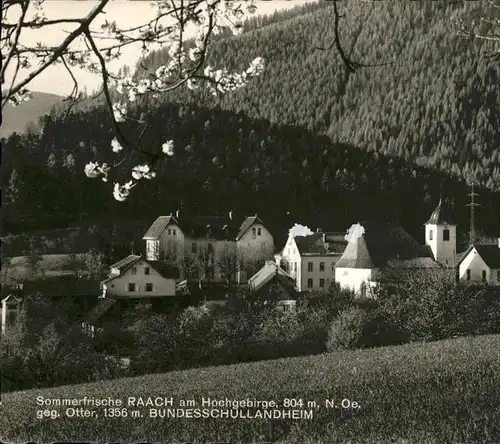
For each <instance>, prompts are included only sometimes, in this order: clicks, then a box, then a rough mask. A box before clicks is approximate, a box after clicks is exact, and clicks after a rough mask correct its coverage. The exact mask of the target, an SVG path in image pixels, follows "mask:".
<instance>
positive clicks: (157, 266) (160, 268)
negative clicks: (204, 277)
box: [101, 255, 180, 284]
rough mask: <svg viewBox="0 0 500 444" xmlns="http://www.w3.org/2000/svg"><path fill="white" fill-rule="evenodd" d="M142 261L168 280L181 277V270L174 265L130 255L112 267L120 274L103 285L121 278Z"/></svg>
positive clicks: (104, 281) (111, 277)
mask: <svg viewBox="0 0 500 444" xmlns="http://www.w3.org/2000/svg"><path fill="white" fill-rule="evenodd" d="M140 260H143V261H144V262H145V263H146V264H149V265H150V267H151V268H153V269H154V270H155V271H157V272H158V273H159V274H160V275H161V276H163V277H164V278H166V279H177V278H178V277H179V276H180V274H179V269H178V268H177V267H176V266H174V265H170V264H167V263H165V262H161V261H148V260H147V259H144V258H143V257H142V256H135V255H130V256H127V257H126V258H125V259H122V260H121V261H118V262H117V263H116V264H113V265H112V266H111V268H118V269H119V270H120V274H112V275H110V276H109V277H107V278H106V279H104V280H103V281H101V284H105V283H107V282H109V281H112V280H113V279H115V278H118V277H120V276H121V275H122V274H123V272H124V271H127V270H128V269H129V268H130V267H131V266H132V265H134V264H136V263H137V262H139V261H140ZM117 265H118V266H117Z"/></svg>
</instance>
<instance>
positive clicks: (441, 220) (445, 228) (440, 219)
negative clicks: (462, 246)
mask: <svg viewBox="0 0 500 444" xmlns="http://www.w3.org/2000/svg"><path fill="white" fill-rule="evenodd" d="M425 245H428V246H429V247H430V249H431V250H432V254H433V256H434V260H436V261H437V262H441V263H442V264H443V265H448V266H450V267H452V266H455V262H456V251H457V225H456V224H455V223H454V222H453V219H452V217H451V212H450V210H449V208H448V205H447V203H446V202H445V201H443V199H442V197H440V198H439V203H438V205H437V207H436V208H435V209H434V211H433V212H432V214H431V217H430V218H429V220H428V221H427V222H426V223H425Z"/></svg>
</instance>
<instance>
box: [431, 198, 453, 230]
mask: <svg viewBox="0 0 500 444" xmlns="http://www.w3.org/2000/svg"><path fill="white" fill-rule="evenodd" d="M428 224H431V225H454V222H453V218H452V217H451V210H450V208H449V206H448V205H447V204H446V202H442V200H441V199H439V203H438V206H437V207H436V208H435V209H434V211H433V212H432V214H431V217H430V218H429V220H428V221H427V222H426V223H425V225H428Z"/></svg>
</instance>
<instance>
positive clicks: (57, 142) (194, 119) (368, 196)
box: [2, 2, 500, 240]
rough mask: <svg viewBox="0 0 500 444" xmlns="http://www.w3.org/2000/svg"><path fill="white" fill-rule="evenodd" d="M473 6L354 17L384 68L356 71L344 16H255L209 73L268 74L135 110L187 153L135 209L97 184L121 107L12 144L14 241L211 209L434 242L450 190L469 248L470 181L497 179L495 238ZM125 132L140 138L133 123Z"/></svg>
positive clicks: (372, 8) (492, 162) (489, 75)
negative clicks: (391, 230) (216, 93)
mask: <svg viewBox="0 0 500 444" xmlns="http://www.w3.org/2000/svg"><path fill="white" fill-rule="evenodd" d="M474 7H476V6H474V5H473V6H467V8H474ZM457 8H458V7H457V6H456V5H454V4H453V3H445V2H377V3H367V2H349V6H348V7H346V6H342V11H341V12H342V13H343V14H344V17H343V19H342V23H341V34H342V35H341V38H342V41H343V44H344V46H345V48H346V51H347V53H348V54H350V56H351V57H352V58H353V59H354V60H356V61H359V62H362V63H364V64H381V66H371V67H365V68H361V69H359V70H357V71H356V72H355V73H352V74H349V73H348V72H347V70H346V69H345V67H344V66H343V64H342V62H341V60H340V58H339V56H338V54H337V53H336V51H335V50H334V49H331V50H319V49H317V47H329V46H330V44H331V43H332V41H333V27H332V23H333V11H332V8H331V6H329V5H327V4H323V3H322V4H319V5H308V6H307V7H304V8H303V9H295V10H293V11H287V12H283V13H278V14H274V15H273V16H272V17H268V18H255V19H252V20H250V21H249V22H248V23H247V24H246V29H247V32H245V33H244V34H243V35H242V36H239V37H232V38H228V39H226V38H221V39H218V40H217V41H216V42H215V43H214V45H213V48H212V52H211V57H209V61H208V63H209V64H212V65H216V66H219V65H225V66H227V67H228V68H230V69H238V68H244V67H245V66H246V64H247V62H248V61H250V60H252V59H253V58H255V57H256V56H262V57H264V58H265V59H267V67H266V70H265V72H264V74H263V75H262V77H260V78H257V79H254V80H252V81H251V83H249V84H248V85H247V86H246V87H245V88H243V89H242V90H239V91H236V92H232V93H229V94H227V95H225V96H223V97H220V98H219V97H215V98H214V97H213V96H209V95H208V94H205V93H203V92H193V91H189V90H187V89H186V90H184V89H182V90H178V91H176V92H175V93H173V94H171V95H168V96H165V97H164V98H162V100H161V101H160V102H158V101H155V102H150V101H148V102H145V101H143V102H142V103H141V104H139V108H138V109H136V110H135V112H136V113H137V115H140V114H142V113H143V112H145V113H146V114H147V115H148V119H149V129H148V130H147V131H146V133H145V136H144V139H143V146H148V147H159V146H160V145H161V143H162V142H163V141H164V140H165V139H173V140H174V143H175V146H176V154H175V156H174V157H173V158H169V159H168V160H165V161H161V162H160V163H158V164H157V167H156V171H157V177H156V178H155V179H154V180H152V181H143V182H144V183H141V184H140V185H139V187H138V188H136V189H134V192H133V193H132V194H131V197H130V198H129V199H128V200H127V201H126V202H125V203H120V202H116V201H114V200H113V199H112V196H111V186H112V184H104V183H103V182H100V181H96V180H89V179H87V178H86V177H85V175H84V173H83V168H84V165H85V164H86V163H87V162H88V161H90V160H94V159H98V160H100V161H108V162H109V161H111V160H112V159H113V156H115V155H114V154H113V153H112V152H111V150H110V148H109V142H110V140H111V138H112V137H113V136H112V133H111V127H110V124H109V123H110V119H109V116H108V112H107V110H105V109H103V108H102V107H96V108H94V109H90V110H84V111H81V112H78V113H72V114H69V115H67V116H66V115H65V116H58V115H57V113H55V112H54V113H52V115H51V116H46V117H44V118H43V119H42V121H41V122H40V126H41V128H43V131H42V132H41V133H40V134H36V133H33V132H32V133H29V134H25V135H22V136H20V135H17V134H15V135H13V136H11V137H10V138H9V139H8V140H6V141H4V144H3V153H4V154H3V163H4V166H3V175H2V181H3V183H2V185H3V190H4V203H5V204H6V205H5V209H4V233H5V232H10V233H16V232H21V231H30V230H39V229H49V228H63V227H67V226H70V225H75V224H77V223H78V222H79V221H82V220H93V219H96V220H97V219H99V218H103V217H104V218H105V219H106V220H120V219H127V220H131V219H132V220H138V221H152V220H153V219H154V218H156V217H157V216H158V215H159V214H167V213H169V212H171V211H175V209H177V208H179V207H180V206H181V205H182V208H183V211H187V212H193V213H197V214H200V213H205V214H207V213H210V214H214V213H225V212H227V211H228V210H229V209H233V210H234V211H235V212H237V213H238V212H239V213H241V214H253V213H259V215H261V217H262V218H263V219H264V221H265V222H266V224H267V225H269V226H270V227H271V228H273V229H275V230H284V229H285V228H289V227H290V225H291V224H292V223H293V222H301V223H306V224H308V225H310V226H312V227H313V228H315V227H322V228H323V229H335V230H345V229H346V228H347V227H349V226H350V224H351V223H354V222H357V221H358V220H364V219H386V220H388V219H391V220H398V221H400V222H401V223H402V224H403V225H404V226H405V227H406V228H407V229H408V230H409V231H410V232H412V234H414V235H415V236H418V238H419V239H421V237H422V231H423V228H422V224H423V223H424V222H425V221H426V218H428V216H429V214H430V212H431V211H432V209H433V208H434V207H435V205H436V203H437V200H438V199H439V196H440V195H442V196H443V197H447V198H448V199H449V201H450V204H451V205H452V206H453V207H454V209H455V214H456V218H457V222H458V223H459V232H460V233H461V236H462V240H465V239H466V234H467V230H468V226H469V223H468V217H469V215H468V209H467V207H466V206H465V205H466V204H467V201H468V197H467V193H468V192H469V191H468V187H467V184H466V181H470V180H472V179H474V180H477V181H478V182H479V183H480V184H481V187H480V188H479V190H478V192H479V193H480V196H479V201H480V202H481V204H482V206H481V207H479V208H478V210H477V223H478V226H479V228H480V229H481V230H482V231H484V232H485V233H486V234H495V230H496V229H498V223H499V220H500V149H499V148H498V146H499V142H500V132H499V131H498V115H497V103H498V99H499V91H498V88H497V84H498V74H499V68H498V65H497V64H496V63H495V62H494V61H492V60H491V59H488V58H485V57H482V56H481V54H480V53H481V51H482V50H484V49H485V48H484V47H483V46H482V44H481V43H480V42H477V41H471V40H469V39H466V38H464V37H459V36H457V35H456V31H455V30H454V28H453V23H452V21H451V17H452V16H453V15H454V14H456V13H458V12H460V13H463V10H462V9H457ZM165 61H166V55H165V54H162V53H161V52H159V53H155V54H153V55H151V56H150V57H148V58H147V59H146V60H144V61H143V62H142V64H143V65H145V66H146V67H148V68H151V69H154V68H155V67H157V66H159V65H160V64H163V63H165ZM386 63H390V64H386ZM142 70H143V68H142V67H141V68H140V69H139V70H138V71H139V72H138V74H137V75H141V71H142ZM125 131H126V132H127V133H129V134H134V128H133V127H128V128H125ZM145 160H147V159H145V158H143V159H140V158H134V159H131V160H130V162H132V163H133V164H135V163H134V162H137V161H145ZM132 163H131V164H132ZM129 171H130V170H129V169H126V168H125V170H124V176H123V178H121V179H122V181H123V180H124V178H125V177H128V176H129V174H130V173H129ZM42 203H43V204H42ZM278 240H279V238H278Z"/></svg>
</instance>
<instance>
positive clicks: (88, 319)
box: [82, 297, 119, 338]
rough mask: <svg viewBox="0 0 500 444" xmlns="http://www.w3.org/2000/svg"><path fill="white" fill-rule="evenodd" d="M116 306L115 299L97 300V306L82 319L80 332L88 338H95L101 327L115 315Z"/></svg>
mask: <svg viewBox="0 0 500 444" xmlns="http://www.w3.org/2000/svg"><path fill="white" fill-rule="evenodd" d="M118 305H119V304H118V303H117V301H116V300H115V299H111V298H103V297H101V298H99V301H98V303H97V305H96V306H95V307H94V308H93V309H92V310H90V311H89V312H88V313H87V314H86V315H85V317H84V318H83V320H82V330H83V331H84V332H85V333H87V334H88V335H89V336H90V337H92V338H93V337H95V336H96V334H98V333H99V332H100V331H102V326H103V325H104V324H105V323H106V322H107V321H109V320H110V319H113V318H114V317H115V316H116V315H117V313H118Z"/></svg>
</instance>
